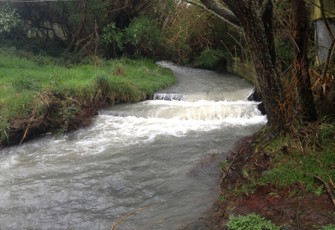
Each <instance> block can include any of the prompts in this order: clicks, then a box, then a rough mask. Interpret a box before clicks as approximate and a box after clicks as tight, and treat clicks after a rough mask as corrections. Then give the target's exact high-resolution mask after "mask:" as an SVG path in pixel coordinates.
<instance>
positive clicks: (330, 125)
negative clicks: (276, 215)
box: [221, 120, 335, 229]
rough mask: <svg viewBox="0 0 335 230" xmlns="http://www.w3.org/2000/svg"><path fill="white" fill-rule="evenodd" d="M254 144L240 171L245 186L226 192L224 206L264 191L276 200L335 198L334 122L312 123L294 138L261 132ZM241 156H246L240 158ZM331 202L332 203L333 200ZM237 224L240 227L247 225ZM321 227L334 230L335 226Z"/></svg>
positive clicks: (227, 164) (240, 184)
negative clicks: (251, 152) (280, 198)
mask: <svg viewBox="0 0 335 230" xmlns="http://www.w3.org/2000/svg"><path fill="white" fill-rule="evenodd" d="M250 143H251V145H252V148H253V154H252V155H250V156H249V154H250V152H249V153H248V154H246V155H247V156H248V157H249V158H248V160H246V161H245V163H243V164H242V166H241V167H239V175H240V176H241V179H242V180H241V181H243V182H241V181H239V182H238V183H236V184H235V185H234V186H231V187H230V188H229V190H225V192H224V193H223V194H222V197H221V202H222V203H223V205H224V204H225V203H226V202H227V200H229V199H230V198H232V197H250V196H251V195H253V194H255V195H257V194H263V192H264V191H269V192H270V193H269V194H268V196H269V197H273V198H274V197H277V198H278V197H279V196H280V195H279V194H285V197H286V198H292V199H300V198H303V197H305V196H309V197H310V196H312V197H313V196H314V197H319V196H321V195H327V196H328V197H331V195H334V194H331V193H334V192H335V185H334V181H335V164H334V162H335V122H334V121H332V120H324V121H322V122H321V121H320V122H317V123H311V124H308V125H306V126H303V127H301V128H300V129H297V130H294V132H292V133H291V134H286V135H278V136H277V137H275V138H273V139H269V138H268V136H267V135H266V131H260V132H259V133H258V134H256V135H255V136H254V137H253V139H252V142H250ZM239 154H242V153H241V152H239V153H238V154H237V155H236V156H237V157H238V155H239ZM242 155H243V154H242ZM246 155H245V156H246ZM232 167H237V166H236V165H231V162H228V161H225V162H223V163H222V164H221V168H222V171H223V172H227V170H229V169H231V168H232ZM256 192H259V193H256ZM263 196H265V195H264V194H263ZM264 199H265V197H264ZM270 199H271V198H270ZM329 202H332V200H331V199H329ZM293 208H294V207H293ZM245 218H247V217H245ZM247 219H248V218H247ZM234 220H235V222H236V221H237V222H236V223H242V222H244V221H246V220H245V219H237V220H236V219H234ZM242 220H243V221H242ZM229 221H231V220H229ZM319 227H320V228H319V229H334V226H333V225H326V226H323V227H322V226H319ZM228 229H229V227H228ZM236 229H238V228H236ZM245 229H248V228H245ZM266 229H267V228H266ZM314 229H317V228H314Z"/></svg>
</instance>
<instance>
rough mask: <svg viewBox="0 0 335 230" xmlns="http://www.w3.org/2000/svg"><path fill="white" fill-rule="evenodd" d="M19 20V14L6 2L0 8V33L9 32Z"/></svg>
mask: <svg viewBox="0 0 335 230" xmlns="http://www.w3.org/2000/svg"><path fill="white" fill-rule="evenodd" d="M19 22H20V16H19V15H18V13H17V11H16V10H15V9H14V8H12V7H10V6H9V5H7V4H6V5H5V6H3V7H2V8H1V9H0V34H1V33H8V32H10V31H11V30H12V29H13V28H15V27H16V26H17V25H18V23H19Z"/></svg>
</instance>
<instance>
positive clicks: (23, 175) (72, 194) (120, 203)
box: [0, 62, 266, 230]
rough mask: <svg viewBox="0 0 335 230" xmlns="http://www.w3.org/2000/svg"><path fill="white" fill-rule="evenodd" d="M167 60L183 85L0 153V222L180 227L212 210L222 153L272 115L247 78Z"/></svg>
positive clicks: (127, 229)
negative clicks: (264, 111) (87, 124)
mask: <svg viewBox="0 0 335 230" xmlns="http://www.w3.org/2000/svg"><path fill="white" fill-rule="evenodd" d="M160 64H161V65H163V66H165V67H167V68H171V69H172V70H173V71H174V73H175V74H176V77H177V83H176V84H175V85H174V86H172V87H171V88H169V89H166V90H164V91H162V92H158V93H156V94H155V96H154V100H148V101H144V102H141V103H136V104H124V105H118V106H113V107H111V108H107V109H104V110H101V111H99V115H98V116H96V117H95V118H94V123H93V124H92V125H91V126H90V127H88V128H86V129H82V130H78V131H76V132H72V133H68V134H66V135H60V136H56V137H51V136H46V137H45V138H42V139H39V140H35V141H32V142H29V143H27V144H23V145H21V146H16V147H11V148H7V149H4V150H2V151H1V152H0V172H1V173H0V184H1V186H0V229H112V227H113V226H114V227H115V228H114V229H119V230H121V229H122V230H132V229H136V230H137V229H143V230H150V229H160V230H164V229H166V230H173V229H181V228H183V227H184V226H186V225H187V224H188V223H191V222H194V221H196V220H197V219H198V218H200V217H201V216H202V215H203V214H204V213H205V212H206V211H207V210H208V209H209V208H211V207H212V205H213V202H214V201H215V200H216V199H217V198H218V196H219V192H218V187H217V184H218V181H219V177H220V169H219V166H218V164H219V160H220V159H222V158H224V157H225V154H227V153H228V152H229V150H230V149H231V148H232V147H233V144H234V143H235V142H236V141H237V140H238V139H240V138H241V137H244V136H246V135H250V134H252V133H253V132H255V131H257V130H258V129H259V128H260V127H262V126H263V125H264V124H265V123H266V117H265V116H263V115H261V113H260V112H259V111H258V110H257V104H258V103H256V102H250V101H247V97H248V96H249V95H250V93H251V92H252V88H253V87H252V86H251V85H250V84H249V83H248V82H246V81H245V80H243V79H241V78H238V77H236V76H233V75H229V74H225V75H221V74H218V73H215V72H211V71H206V70H199V69H191V68H186V67H180V66H176V65H173V64H171V63H167V62H162V63H160ZM169 92H170V93H169ZM171 92H173V93H171ZM120 220H122V221H120Z"/></svg>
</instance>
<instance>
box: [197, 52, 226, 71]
mask: <svg viewBox="0 0 335 230" xmlns="http://www.w3.org/2000/svg"><path fill="white" fill-rule="evenodd" d="M225 56H226V55H225V53H224V52H223V51H222V50H218V49H210V48H206V49H205V50H203V51H202V52H201V54H200V55H199V56H198V57H197V58H196V59H195V65H196V66H197V67H200V68H205V69H215V68H216V67H219V65H221V64H224V65H225V62H226V60H225V58H224V57H225ZM223 60H224V61H223ZM222 61H223V62H224V63H222ZM223 67H224V68H225V66H223Z"/></svg>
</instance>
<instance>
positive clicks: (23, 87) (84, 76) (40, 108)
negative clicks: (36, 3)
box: [0, 48, 175, 148]
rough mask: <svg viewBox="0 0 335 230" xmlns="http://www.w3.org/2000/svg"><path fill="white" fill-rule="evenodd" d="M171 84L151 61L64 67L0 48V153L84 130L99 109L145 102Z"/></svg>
mask: <svg viewBox="0 0 335 230" xmlns="http://www.w3.org/2000/svg"><path fill="white" fill-rule="evenodd" d="M174 82H175V78H174V76H173V73H172V72H171V71H170V70H168V69H164V68H162V67H159V66H157V65H156V64H155V63H154V62H153V61H151V60H131V59H120V60H112V61H106V60H102V59H94V60H93V59H92V60H91V61H89V62H87V64H78V65H72V64H66V65H65V64H64V63H62V64H59V62H58V61H57V60H53V59H51V58H50V57H42V56H41V57H36V56H33V55H30V54H27V53H24V54H22V55H20V56H19V55H18V52H16V51H13V50H11V49H4V48H1V49H0V110H1V115H0V148H2V147H5V146H9V145H15V144H20V143H23V142H24V141H27V140H29V139H32V138H34V137H37V136H40V135H42V134H46V133H53V134H57V133H63V132H66V131H69V130H74V129H77V128H79V127H82V126H87V125H88V124H89V123H90V119H91V117H92V116H93V115H94V114H96V113H97V111H98V109H100V108H101V107H103V106H106V105H114V104H118V103H126V102H129V103H131V102H138V101H141V100H145V99H148V98H150V97H152V95H153V93H154V92H156V91H158V90H160V89H162V88H164V87H167V86H169V85H172V84H173V83H174Z"/></svg>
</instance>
